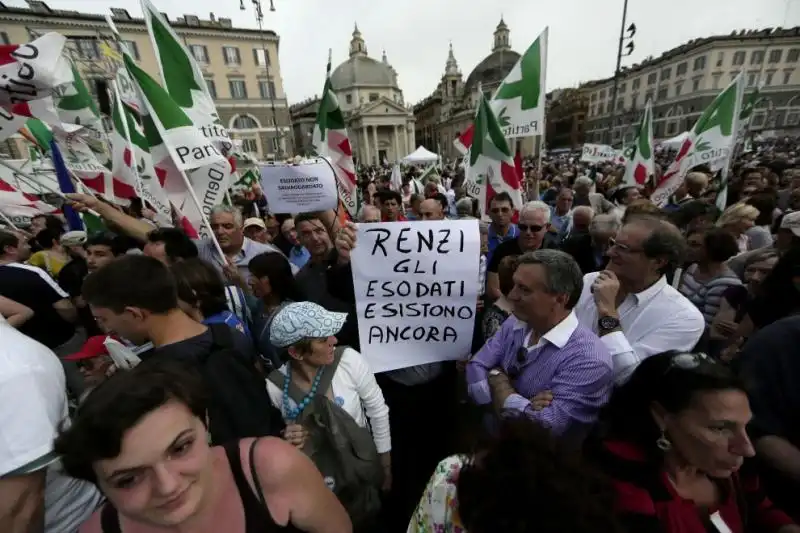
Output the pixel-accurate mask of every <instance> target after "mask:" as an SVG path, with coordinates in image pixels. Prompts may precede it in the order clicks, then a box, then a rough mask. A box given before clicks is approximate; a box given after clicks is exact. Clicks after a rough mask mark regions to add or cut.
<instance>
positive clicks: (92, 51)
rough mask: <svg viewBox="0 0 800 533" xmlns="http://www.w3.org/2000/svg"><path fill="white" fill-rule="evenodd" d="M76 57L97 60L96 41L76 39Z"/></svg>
mask: <svg viewBox="0 0 800 533" xmlns="http://www.w3.org/2000/svg"><path fill="white" fill-rule="evenodd" d="M77 42H78V55H79V56H81V57H82V58H84V59H97V58H98V57H100V54H99V53H98V52H97V41H96V40H95V39H81V38H79V39H77Z"/></svg>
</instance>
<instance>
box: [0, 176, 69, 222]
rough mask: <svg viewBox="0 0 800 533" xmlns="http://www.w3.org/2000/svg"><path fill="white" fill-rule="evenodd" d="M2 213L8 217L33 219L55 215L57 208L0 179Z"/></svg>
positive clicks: (0, 206) (0, 209) (0, 208)
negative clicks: (44, 215)
mask: <svg viewBox="0 0 800 533" xmlns="http://www.w3.org/2000/svg"><path fill="white" fill-rule="evenodd" d="M0 211H1V212H2V213H3V214H4V215H6V216H8V217H33V216H36V215H38V214H42V213H44V214H47V213H53V212H55V211H56V208H55V207H53V206H52V205H50V204H47V203H45V202H42V201H41V200H39V199H38V198H37V197H36V196H35V195H33V194H28V193H23V192H21V191H19V190H17V189H16V188H14V186H13V185H11V184H10V183H8V182H7V181H5V180H3V179H0Z"/></svg>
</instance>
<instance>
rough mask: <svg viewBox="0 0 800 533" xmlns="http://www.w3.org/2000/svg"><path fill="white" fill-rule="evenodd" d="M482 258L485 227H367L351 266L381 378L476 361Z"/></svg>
mask: <svg viewBox="0 0 800 533" xmlns="http://www.w3.org/2000/svg"><path fill="white" fill-rule="evenodd" d="M479 259H480V236H479V234H478V221H477V220H446V221H445V220H441V221H427V222H384V223H377V224H360V225H359V227H358V245H357V246H356V248H355V249H354V250H353V251H352V254H351V264H352V268H353V285H354V287H355V293H356V311H357V314H358V333H359V336H360V339H361V352H362V353H363V354H364V357H366V359H367V361H369V364H370V366H371V368H372V371H373V372H384V371H387V370H395V369H398V368H406V367H409V366H415V365H421V364H426V363H434V362H437V361H445V360H452V359H461V358H464V357H466V356H467V355H468V354H469V351H470V346H471V344H472V329H473V326H474V323H475V303H476V301H477V299H478V284H479V282H478V262H479Z"/></svg>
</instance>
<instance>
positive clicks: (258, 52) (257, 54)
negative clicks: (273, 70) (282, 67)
mask: <svg viewBox="0 0 800 533" xmlns="http://www.w3.org/2000/svg"><path fill="white" fill-rule="evenodd" d="M253 61H255V62H256V66H257V67H268V66H270V65H271V64H272V62H271V61H270V59H269V50H265V49H264V48H253Z"/></svg>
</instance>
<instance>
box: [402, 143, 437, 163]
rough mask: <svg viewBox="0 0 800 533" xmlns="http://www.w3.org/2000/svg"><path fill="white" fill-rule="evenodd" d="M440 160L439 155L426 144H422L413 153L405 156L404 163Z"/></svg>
mask: <svg viewBox="0 0 800 533" xmlns="http://www.w3.org/2000/svg"><path fill="white" fill-rule="evenodd" d="M437 161H439V156H438V155H436V154H434V153H433V152H431V151H430V150H427V149H426V148H425V147H424V146H420V147H419V148H417V149H416V150H414V152H413V153H410V154H408V155H407V156H405V157H404V158H403V163H406V164H414V163H436V162H437Z"/></svg>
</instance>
